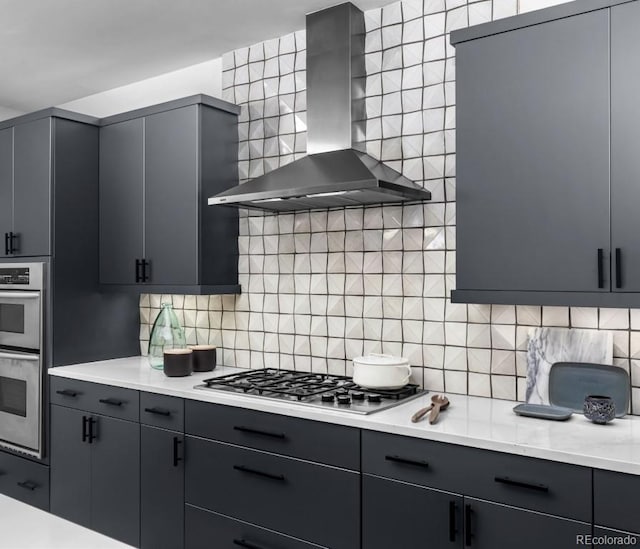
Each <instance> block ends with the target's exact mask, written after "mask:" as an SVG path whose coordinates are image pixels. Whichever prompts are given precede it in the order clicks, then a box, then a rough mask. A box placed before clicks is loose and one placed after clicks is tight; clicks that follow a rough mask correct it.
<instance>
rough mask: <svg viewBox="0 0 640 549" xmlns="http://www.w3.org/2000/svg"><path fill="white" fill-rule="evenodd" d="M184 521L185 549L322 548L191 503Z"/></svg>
mask: <svg viewBox="0 0 640 549" xmlns="http://www.w3.org/2000/svg"><path fill="white" fill-rule="evenodd" d="M185 521H186V540H185V549H214V548H215V549H321V546H319V545H313V544H310V543H306V542H304V541H301V540H299V539H296V538H292V537H289V536H284V535H280V534H277V533H275V532H272V531H270V530H265V529H264V528H258V527H257V526H253V525H251V524H247V523H246V522H242V521H239V520H234V519H231V518H229V517H226V516H224V515H219V514H217V513H211V512H209V511H205V510H204V509H200V508H198V507H194V506H193V505H187V506H186V509H185ZM387 549H389V547H387Z"/></svg>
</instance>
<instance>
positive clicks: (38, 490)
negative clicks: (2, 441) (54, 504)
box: [0, 453, 49, 511]
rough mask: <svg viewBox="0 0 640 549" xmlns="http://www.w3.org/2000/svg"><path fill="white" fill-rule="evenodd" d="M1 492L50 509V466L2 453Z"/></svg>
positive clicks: (0, 458)
mask: <svg viewBox="0 0 640 549" xmlns="http://www.w3.org/2000/svg"><path fill="white" fill-rule="evenodd" d="M0 493H2V494H5V495H7V496H9V497H12V498H15V499H18V500H20V501H23V502H24V503H28V504H29V505H33V506H34V507H38V508H39V509H42V510H44V511H48V510H49V467H47V466H46V465H41V464H39V463H34V462H33V461H29V460H26V459H22V458H20V457H17V456H13V455H10V454H4V453H0Z"/></svg>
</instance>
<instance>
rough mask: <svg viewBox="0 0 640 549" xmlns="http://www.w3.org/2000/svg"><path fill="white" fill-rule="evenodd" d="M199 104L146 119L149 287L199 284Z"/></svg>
mask: <svg viewBox="0 0 640 549" xmlns="http://www.w3.org/2000/svg"><path fill="white" fill-rule="evenodd" d="M198 178H199V171H198V106H197V105H193V106H190V107H184V108H181V109H174V110H171V111H167V112H162V113H159V114H154V115H152V116H148V117H147V118H146V119H145V258H146V259H147V260H148V261H149V263H150V273H148V274H150V279H149V280H148V282H150V283H152V284H197V283H198V276H197V274H198V257H197V256H198V254H197V251H198V231H197V226H198V223H197V219H198V205H199V200H204V198H202V197H200V196H199V193H198Z"/></svg>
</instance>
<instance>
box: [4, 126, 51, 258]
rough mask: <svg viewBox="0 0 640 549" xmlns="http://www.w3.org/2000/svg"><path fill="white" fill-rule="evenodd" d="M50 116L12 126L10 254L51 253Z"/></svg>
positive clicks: (32, 254) (39, 254) (41, 254)
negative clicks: (11, 227)
mask: <svg viewBox="0 0 640 549" xmlns="http://www.w3.org/2000/svg"><path fill="white" fill-rule="evenodd" d="M54 121H55V119H53V118H42V119H40V120H34V121H33V122H28V123H26V124H19V125H17V126H16V127H15V128H14V134H13V140H14V143H13V144H14V152H13V177H14V180H13V227H14V231H13V232H14V233H15V238H14V247H15V248H14V249H15V252H14V254H13V255H20V256H45V255H50V254H51V188H52V177H51V173H52V161H53V160H52V154H51V151H52V148H53V143H52V125H53V124H54V123H55V122H54Z"/></svg>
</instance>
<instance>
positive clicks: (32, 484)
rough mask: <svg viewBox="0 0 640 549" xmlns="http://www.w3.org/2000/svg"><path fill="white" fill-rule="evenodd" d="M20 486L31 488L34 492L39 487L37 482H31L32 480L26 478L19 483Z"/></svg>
mask: <svg viewBox="0 0 640 549" xmlns="http://www.w3.org/2000/svg"><path fill="white" fill-rule="evenodd" d="M17 484H18V486H20V488H24V489H26V490H31V491H32V492H33V491H34V490H35V489H36V488H37V487H38V485H37V484H36V483H35V482H31V481H30V480H25V481H24V482H18V483H17Z"/></svg>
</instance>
